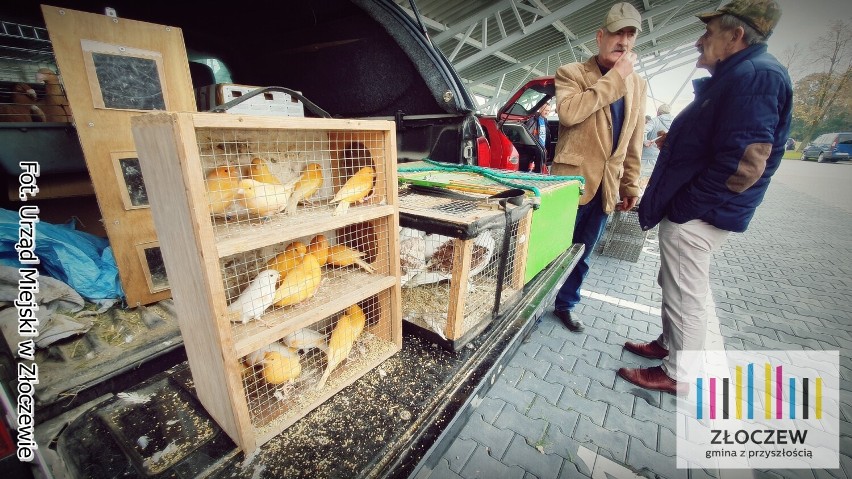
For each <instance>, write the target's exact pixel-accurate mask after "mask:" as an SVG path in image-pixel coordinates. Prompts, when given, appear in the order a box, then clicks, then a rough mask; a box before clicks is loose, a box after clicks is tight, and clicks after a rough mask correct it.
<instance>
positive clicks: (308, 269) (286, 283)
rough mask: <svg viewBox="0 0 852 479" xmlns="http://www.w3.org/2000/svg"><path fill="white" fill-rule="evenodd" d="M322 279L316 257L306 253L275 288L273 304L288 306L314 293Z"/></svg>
mask: <svg viewBox="0 0 852 479" xmlns="http://www.w3.org/2000/svg"><path fill="white" fill-rule="evenodd" d="M321 281H322V268H321V267H320V265H319V262H318V261H317V259H316V257H315V256H314V255H312V254H310V253H306V254H305V256H304V257H302V262H301V263H299V265H298V266H296V267H295V268H293V269H292V270H291V271H290V272H289V273H287V276H285V277H284V279H283V280H282V281H281V284H280V285H279V286H278V289H276V290H275V306H290V305H293V304H297V303H300V302H302V301H304V300H306V299H308V298H310V297H312V296H313V295H315V294H316V292H317V290H318V289H319V286H320V282H321Z"/></svg>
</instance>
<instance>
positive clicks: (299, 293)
mask: <svg viewBox="0 0 852 479" xmlns="http://www.w3.org/2000/svg"><path fill="white" fill-rule="evenodd" d="M132 125H133V127H132V129H133V135H134V139H135V142H136V146H137V150H138V155H139V161H140V164H141V166H142V170H143V174H144V178H145V184H146V187H147V191H148V195H149V198H150V203H151V208H152V212H153V215H154V220H155V225H156V229H157V234H158V236H159V238H160V245H161V249H162V254H163V259H164V262H165V265H166V269H167V271H168V277H169V280H170V284H171V286H172V290H173V295H174V301H175V306H176V309H177V312H178V319H179V322H180V327H181V333H182V335H183V338H184V343H185V346H186V352H187V356H188V358H189V365H190V368H191V370H192V374H193V380H194V383H195V388H196V391H197V393H198V397H199V399H200V401H201V403H202V404H203V405H204V406H205V408H206V409H207V411H208V412H209V413H210V415H211V416H212V417H213V418H214V419H215V420H216V421H217V422H218V423H219V425H220V426H221V427H222V429H224V430H225V431H226V432H227V433H228V435H229V436H230V437H231V438H232V439H233V440H234V441H235V442H236V443H237V444H238V445H239V446H240V447H241V448H242V449H243V450H244V451H246V452H251V451H252V450H254V449H255V448H257V447H258V446H259V445H261V444H263V443H264V442H266V441H267V440H269V439H270V438H272V437H274V436H275V435H277V434H279V433H280V432H281V431H283V430H284V429H285V428H287V427H288V426H289V425H291V424H293V423H294V422H295V421H297V420H298V419H299V418H301V417H302V416H304V415H305V414H306V413H307V412H309V411H310V410H312V409H313V408H315V407H316V406H318V405H319V404H321V403H322V402H323V401H325V400H326V399H328V398H329V397H331V396H332V395H333V394H335V393H336V392H337V391H339V390H340V389H342V388H343V387H345V386H346V385H348V384H350V383H351V382H353V381H354V380H356V379H357V378H359V377H360V376H362V375H363V374H364V373H366V372H367V371H369V370H370V369H372V368H374V367H375V366H377V365H378V364H380V363H381V362H382V361H384V360H385V359H387V358H388V357H390V356H391V355H393V354H394V353H396V352H397V351H399V349H400V348H401V345H402V333H401V329H402V328H401V316H400V290H399V264H398V261H396V258H398V255H399V251H398V248H399V243H398V237H397V235H398V225H399V217H398V206H397V186H396V171H395V163H396V161H395V160H396V158H395V155H396V145H395V136H394V126H393V123H392V122H387V121H358V120H339V119H317V118H280V117H251V116H242V115H221V114H212V113H151V114H147V115H142V116H137V117H135V118H134V119H133V122H132Z"/></svg>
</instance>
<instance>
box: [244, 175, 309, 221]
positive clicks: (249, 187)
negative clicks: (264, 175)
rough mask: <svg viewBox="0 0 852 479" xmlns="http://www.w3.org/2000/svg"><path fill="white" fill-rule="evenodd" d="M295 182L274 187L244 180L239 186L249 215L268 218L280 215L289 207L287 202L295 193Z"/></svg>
mask: <svg viewBox="0 0 852 479" xmlns="http://www.w3.org/2000/svg"><path fill="white" fill-rule="evenodd" d="M294 183H295V181H292V182H289V183H287V184H284V185H274V184H272V183H263V182H261V181H256V180H250V179H242V180H240V183H239V186H240V189H242V192H243V195H242V196H243V203H244V205H245V208H246V209H247V210H248V211H249V213H251V214H253V215H256V216H260V217H267V216H271V215H274V214H275V213H278V212H279V211H281V210H283V209H284V207H286V206H287V200H288V199H289V198H290V195H291V194H292V193H293V184H294Z"/></svg>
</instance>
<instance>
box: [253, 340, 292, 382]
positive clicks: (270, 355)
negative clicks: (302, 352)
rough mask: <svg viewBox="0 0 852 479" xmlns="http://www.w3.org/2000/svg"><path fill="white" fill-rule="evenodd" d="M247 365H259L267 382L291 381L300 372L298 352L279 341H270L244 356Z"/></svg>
mask: <svg viewBox="0 0 852 479" xmlns="http://www.w3.org/2000/svg"><path fill="white" fill-rule="evenodd" d="M246 363H247V364H248V365H249V366H261V367H262V368H263V369H262V374H263V379H265V380H266V382H268V383H269V384H282V383H284V382H287V381H292V380H294V379H296V378H297V377H299V375H300V374H302V364H301V362H300V361H299V352H298V351H296V350H295V349H293V348H289V347H287V346H284V345H282V344H280V343H272V344H269V345H267V346H264V347H262V348H260V349H258V350H257V351H255V352H253V353H251V354H249V355H248V356H246Z"/></svg>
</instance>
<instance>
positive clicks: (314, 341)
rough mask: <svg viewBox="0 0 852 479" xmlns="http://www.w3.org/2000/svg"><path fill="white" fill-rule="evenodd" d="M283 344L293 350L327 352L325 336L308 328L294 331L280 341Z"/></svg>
mask: <svg viewBox="0 0 852 479" xmlns="http://www.w3.org/2000/svg"><path fill="white" fill-rule="evenodd" d="M282 341H283V342H284V344H286V345H287V346H289V347H291V348H293V349H302V350H307V349H311V348H317V349H319V350H321V351H326V350H328V345H327V344H326V343H325V335H324V334H322V333H319V332H317V331H314V330H313V329H310V328H302V329H299V330H297V331H294V332H292V333H290V334H288V335H287V336H284V339H282Z"/></svg>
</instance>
